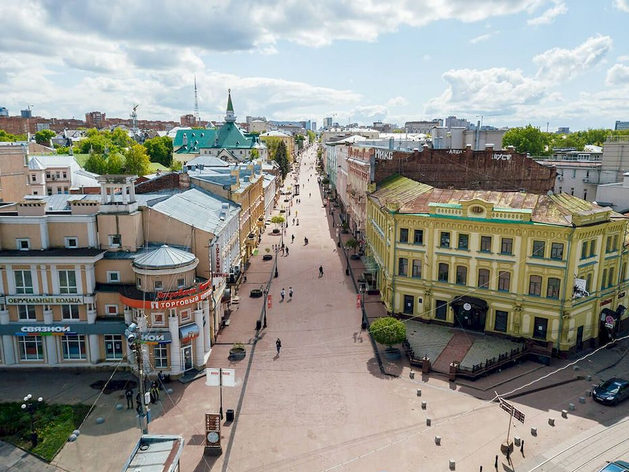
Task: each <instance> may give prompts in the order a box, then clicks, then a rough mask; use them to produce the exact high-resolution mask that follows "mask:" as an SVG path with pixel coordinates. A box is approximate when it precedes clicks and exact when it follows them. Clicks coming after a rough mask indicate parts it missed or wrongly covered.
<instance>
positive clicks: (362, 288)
mask: <svg viewBox="0 0 629 472" xmlns="http://www.w3.org/2000/svg"><path fill="white" fill-rule="evenodd" d="M359 290H360V309H361V311H362V315H363V321H362V323H361V324H360V329H367V316H366V314H365V292H366V291H367V284H365V283H362V282H361V284H360V287H359Z"/></svg>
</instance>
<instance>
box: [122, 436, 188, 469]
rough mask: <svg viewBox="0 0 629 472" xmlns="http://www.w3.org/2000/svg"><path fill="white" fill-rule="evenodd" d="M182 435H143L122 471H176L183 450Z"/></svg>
mask: <svg viewBox="0 0 629 472" xmlns="http://www.w3.org/2000/svg"><path fill="white" fill-rule="evenodd" d="M183 445H184V439H183V438H182V437H181V436H170V435H154V434H152V435H148V434H145V435H143V436H142V437H141V438H140V440H139V441H138V443H137V444H136V446H135V448H134V450H133V452H132V453H131V457H129V460H128V461H127V463H126V464H125V465H124V467H123V468H122V472H174V471H176V470H180V469H179V458H180V457H181V452H182V451H183Z"/></svg>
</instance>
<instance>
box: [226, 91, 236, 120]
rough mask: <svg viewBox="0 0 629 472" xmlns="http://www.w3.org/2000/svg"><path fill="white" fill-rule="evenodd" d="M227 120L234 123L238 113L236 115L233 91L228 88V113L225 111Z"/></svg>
mask: <svg viewBox="0 0 629 472" xmlns="http://www.w3.org/2000/svg"><path fill="white" fill-rule="evenodd" d="M225 121H227V122H228V123H233V122H235V121H236V115H234V105H233V104H232V91H231V89H227V113H225Z"/></svg>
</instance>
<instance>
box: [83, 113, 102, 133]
mask: <svg viewBox="0 0 629 472" xmlns="http://www.w3.org/2000/svg"><path fill="white" fill-rule="evenodd" d="M105 119H106V118H105V113H101V112H100V111H91V112H89V113H86V114H85V124H86V125H87V127H88V128H96V129H101V128H102V127H103V126H104V125H105Z"/></svg>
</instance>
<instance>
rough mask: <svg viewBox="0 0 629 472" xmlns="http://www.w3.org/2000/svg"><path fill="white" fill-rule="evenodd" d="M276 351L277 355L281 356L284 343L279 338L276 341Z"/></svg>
mask: <svg viewBox="0 0 629 472" xmlns="http://www.w3.org/2000/svg"><path fill="white" fill-rule="evenodd" d="M275 349H277V355H278V356H279V355H280V350H281V349H282V341H280V338H277V341H275Z"/></svg>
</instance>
